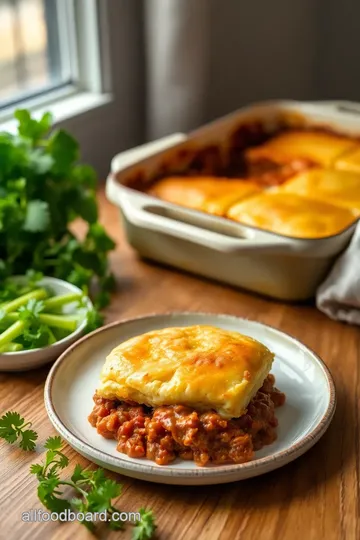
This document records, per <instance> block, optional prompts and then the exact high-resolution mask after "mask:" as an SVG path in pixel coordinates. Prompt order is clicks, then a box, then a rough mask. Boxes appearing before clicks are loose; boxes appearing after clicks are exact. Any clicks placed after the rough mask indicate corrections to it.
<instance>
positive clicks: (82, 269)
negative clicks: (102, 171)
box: [0, 110, 114, 308]
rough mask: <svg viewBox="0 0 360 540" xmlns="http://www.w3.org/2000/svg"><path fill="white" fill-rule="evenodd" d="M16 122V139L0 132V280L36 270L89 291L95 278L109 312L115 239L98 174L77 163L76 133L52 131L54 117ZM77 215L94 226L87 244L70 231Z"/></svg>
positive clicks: (98, 300) (99, 301)
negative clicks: (100, 198) (101, 213)
mask: <svg viewBox="0 0 360 540" xmlns="http://www.w3.org/2000/svg"><path fill="white" fill-rule="evenodd" d="M15 117H16V119H17V120H18V132H17V134H16V135H13V134H11V133H0V280H1V279H4V278H6V276H9V275H22V274H25V272H26V270H27V269H28V268H32V269H34V271H35V272H36V271H41V272H43V273H44V274H45V275H51V276H55V277H58V278H61V279H64V280H66V281H70V282H71V283H74V284H75V285H77V286H79V287H81V288H84V289H86V291H87V290H88V289H89V288H90V285H91V284H93V282H94V281H95V282H97V289H98V294H97V296H96V297H95V299H94V300H95V304H96V307H99V308H101V307H104V305H106V304H107V303H108V302H109V291H111V290H112V288H113V286H114V279H113V277H112V275H111V274H110V272H109V269H108V261H107V256H108V253H109V251H110V250H112V249H113V248H114V242H113V240H112V239H111V238H109V236H108V235H107V234H106V232H105V230H104V228H103V227H102V226H101V225H100V224H99V223H98V205H97V201H96V192H95V188H96V174H95V171H94V170H93V169H92V168H91V167H90V166H88V165H83V164H80V163H79V162H78V160H79V145H78V143H77V141H76V140H75V139H74V138H73V137H72V136H71V135H70V134H69V133H67V132H66V131H64V130H61V129H60V130H56V131H53V132H51V124H52V117H51V115H50V114H49V113H46V114H44V115H43V117H42V118H41V119H40V120H35V119H34V118H32V117H31V115H30V113H29V112H28V111H27V110H18V111H16V113H15ZM78 218H80V219H82V220H83V221H85V222H86V223H87V232H86V235H85V238H84V239H83V240H80V239H78V238H76V237H75V236H74V234H73V232H72V231H71V228H70V225H71V223H72V222H73V221H74V220H75V219H78ZM7 299H9V298H5V299H4V300H7ZM1 300H3V299H2V298H0V302H1Z"/></svg>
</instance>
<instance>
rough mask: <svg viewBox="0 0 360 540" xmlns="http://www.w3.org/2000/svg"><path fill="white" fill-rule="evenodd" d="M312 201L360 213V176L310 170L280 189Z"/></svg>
mask: <svg viewBox="0 0 360 540" xmlns="http://www.w3.org/2000/svg"><path fill="white" fill-rule="evenodd" d="M279 190H281V191H284V192H286V193H295V194H296V195H301V196H303V197H308V198H310V199H317V200H320V201H325V202H329V203H332V204H335V205H336V206H343V207H345V208H350V209H356V210H358V211H359V213H360V174H357V173H355V172H345V171H340V170H336V169H310V170H308V171H305V172H302V173H300V174H298V175H296V176H294V177H293V178H292V179H291V180H289V181H288V182H285V184H284V185H283V186H282V187H281V188H279Z"/></svg>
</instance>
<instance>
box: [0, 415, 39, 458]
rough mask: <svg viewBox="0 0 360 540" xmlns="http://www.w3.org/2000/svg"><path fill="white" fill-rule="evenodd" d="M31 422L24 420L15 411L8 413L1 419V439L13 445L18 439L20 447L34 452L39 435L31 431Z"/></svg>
mask: <svg viewBox="0 0 360 540" xmlns="http://www.w3.org/2000/svg"><path fill="white" fill-rule="evenodd" d="M30 428H31V422H25V420H24V418H23V417H22V416H20V414H19V413H17V412H15V411H8V412H7V413H5V414H4V415H3V416H2V417H1V418H0V437H1V438H2V439H5V440H6V441H7V442H8V443H10V444H13V443H15V442H16V441H17V440H18V439H20V441H19V446H20V448H22V449H23V450H34V448H35V444H36V443H35V441H36V439H37V437H38V436H37V433H36V432H35V431H34V430H32V429H30Z"/></svg>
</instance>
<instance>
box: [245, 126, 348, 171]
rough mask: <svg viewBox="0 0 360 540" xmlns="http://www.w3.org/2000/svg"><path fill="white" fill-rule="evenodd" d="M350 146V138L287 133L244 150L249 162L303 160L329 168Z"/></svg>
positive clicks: (322, 134)
mask: <svg viewBox="0 0 360 540" xmlns="http://www.w3.org/2000/svg"><path fill="white" fill-rule="evenodd" d="M352 147H354V142H353V141H351V139H348V138H346V137H342V136H340V135H335V134H331V133H322V132H317V131H290V132H288V133H283V134H280V135H278V136H276V137H273V138H272V139H270V140H269V141H267V142H266V143H264V144H262V145H260V146H256V147H254V148H249V149H248V150H246V151H245V156H246V159H247V160H248V161H250V162H255V161H258V160H263V159H265V160H269V161H273V162H274V163H280V164H282V163H288V162H290V161H292V160H305V161H309V162H310V163H313V164H317V165H322V166H324V167H329V166H331V165H332V164H333V163H334V161H335V160H336V159H337V158H338V157H339V156H341V155H342V154H343V153H344V152H346V151H348V150H349V149H351V148H352Z"/></svg>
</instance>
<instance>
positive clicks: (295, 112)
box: [106, 101, 360, 300]
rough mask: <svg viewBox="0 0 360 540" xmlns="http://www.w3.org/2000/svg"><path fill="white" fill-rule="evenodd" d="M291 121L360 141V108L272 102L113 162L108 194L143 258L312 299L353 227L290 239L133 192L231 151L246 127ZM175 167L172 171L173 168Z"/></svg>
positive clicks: (272, 292) (264, 290)
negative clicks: (198, 157) (212, 149)
mask: <svg viewBox="0 0 360 540" xmlns="http://www.w3.org/2000/svg"><path fill="white" fill-rule="evenodd" d="M284 116H285V117H286V118H287V122H288V123H294V124H295V125H296V123H298V122H301V124H302V125H303V124H304V123H305V124H306V125H307V124H309V125H316V126H319V125H320V126H326V127H328V128H330V129H334V130H336V131H339V132H342V133H348V134H351V135H356V136H360V105H356V104H352V103H344V102H336V103H334V102H326V103H318V104H316V103H315V104H314V103H300V102H289V101H286V102H281V101H280V102H279V101H278V102H268V103H261V104H258V105H254V106H250V107H247V108H245V109H242V110H240V111H237V112H236V113H232V114H231V115H228V116H227V117H224V118H221V119H220V120H217V121H215V122H213V123H211V124H209V125H207V126H204V127H203V128H200V129H199V130H197V131H195V132H193V133H191V134H189V135H183V134H175V135H172V136H171V137H167V138H165V139H162V140H160V141H155V142H152V143H149V144H147V145H144V146H142V147H139V148H136V149H133V150H130V151H129V152H124V153H122V154H119V155H118V156H116V157H115V158H114V159H113V161H112V164H111V172H110V174H109V176H108V179H107V184H106V193H107V197H108V198H109V200H110V201H112V202H113V203H114V204H116V205H117V206H118V207H119V209H120V210H121V214H122V216H123V223H124V227H125V231H126V235H127V239H128V241H129V243H130V244H131V245H132V246H133V247H134V248H135V249H136V250H137V251H138V252H139V253H140V255H142V256H143V257H146V258H149V259H153V260H156V261H159V262H161V263H165V264H168V265H171V266H175V267H178V268H181V269H183V270H186V271H190V272H194V273H196V274H200V275H203V276H206V277H209V278H212V279H216V280H219V281H222V282H225V283H229V284H231V285H235V286H239V287H243V288H246V289H248V290H251V291H254V292H258V293H261V294H265V295H268V296H271V297H274V298H278V299H283V300H301V299H306V298H309V297H311V296H313V295H314V293H315V290H316V288H317V286H318V285H319V283H320V282H321V281H322V280H323V278H324V277H325V275H326V273H327V271H328V270H329V268H330V266H331V264H332V262H333V260H334V258H335V257H336V256H337V255H338V254H339V253H340V252H341V251H342V250H343V249H344V248H345V247H346V245H347V244H348V242H349V240H350V238H351V236H352V234H353V232H354V229H355V226H356V224H355V223H354V224H353V225H352V226H350V227H348V228H347V229H346V230H344V231H342V232H341V233H340V234H337V235H333V236H330V237H327V238H321V239H299V238H289V237H286V236H282V235H279V234H275V233H271V232H266V231H263V230H260V229H257V228H255V227H250V226H246V225H241V224H240V223H236V222H232V221H230V220H227V219H225V218H222V217H216V216H213V215H210V214H205V213H202V212H198V211H196V210H190V209H187V208H183V207H180V206H177V205H174V204H171V203H167V202H165V201H161V200H159V199H157V198H155V197H152V196H150V195H148V194H146V193H143V192H141V191H138V190H136V189H134V188H133V187H130V186H131V185H132V181H133V179H134V178H136V177H139V178H140V179H141V180H140V181H141V182H143V183H146V182H149V181H150V180H151V178H152V177H153V176H154V175H156V174H157V172H158V171H159V170H163V169H164V167H166V168H167V169H166V170H167V172H169V173H170V172H172V168H174V167H175V169H177V168H178V167H184V168H186V165H187V164H186V160H187V159H188V158H187V156H188V155H190V154H191V151H193V150H194V148H196V149H197V150H199V149H201V148H203V147H205V146H208V145H216V146H217V147H219V148H220V150H221V151H222V150H224V151H225V149H226V145H227V144H228V143H227V141H228V139H229V136H230V134H231V133H232V132H233V131H234V127H235V126H236V127H237V128H238V127H239V125H241V123H242V122H244V123H246V122H249V121H253V120H260V121H261V122H262V124H263V125H264V126H266V129H268V130H269V131H271V130H273V129H274V127H275V125H276V123H277V122H278V121H279V118H280V117H281V118H283V117H284ZM174 164H175V165H174Z"/></svg>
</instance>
